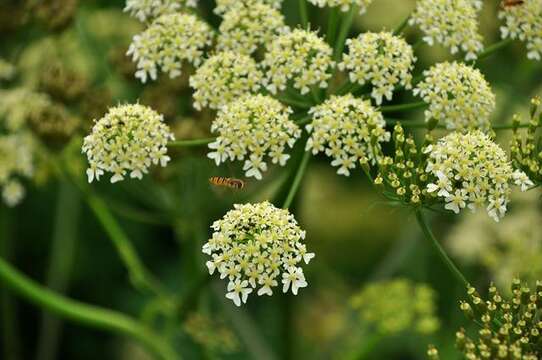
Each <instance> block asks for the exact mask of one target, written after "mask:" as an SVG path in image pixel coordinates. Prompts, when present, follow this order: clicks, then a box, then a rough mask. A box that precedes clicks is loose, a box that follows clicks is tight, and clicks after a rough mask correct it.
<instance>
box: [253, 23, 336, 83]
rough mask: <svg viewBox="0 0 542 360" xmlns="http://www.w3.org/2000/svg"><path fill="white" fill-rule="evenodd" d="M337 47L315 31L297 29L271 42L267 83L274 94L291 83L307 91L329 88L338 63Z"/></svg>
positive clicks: (264, 62)
mask: <svg viewBox="0 0 542 360" xmlns="http://www.w3.org/2000/svg"><path fill="white" fill-rule="evenodd" d="M332 54H333V50H332V49H331V47H330V46H329V45H328V44H327V43H326V42H325V41H324V40H323V39H321V38H320V37H318V35H317V34H316V33H314V32H311V31H307V30H302V29H295V30H293V31H292V32H290V33H287V34H284V35H281V36H278V37H276V38H275V39H274V40H273V41H272V42H271V43H269V45H268V46H267V52H266V53H265V58H264V60H263V61H262V66H263V69H264V71H265V72H266V73H265V82H264V83H265V86H266V87H267V89H268V90H269V91H271V92H272V93H273V94H276V93H277V91H284V90H285V89H286V88H287V87H288V86H289V85H290V86H293V87H294V88H295V89H298V90H299V91H301V94H307V93H308V92H309V91H310V88H311V87H314V86H315V87H320V88H326V87H327V81H328V80H329V78H330V77H331V73H330V72H329V70H330V69H331V68H332V67H333V66H334V62H333V60H332V58H331V57H332Z"/></svg>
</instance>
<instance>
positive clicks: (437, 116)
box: [414, 62, 495, 130]
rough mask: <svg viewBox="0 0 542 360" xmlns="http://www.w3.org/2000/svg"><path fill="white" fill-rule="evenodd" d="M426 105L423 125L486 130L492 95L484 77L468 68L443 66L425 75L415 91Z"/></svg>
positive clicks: (428, 71) (464, 66)
mask: <svg viewBox="0 0 542 360" xmlns="http://www.w3.org/2000/svg"><path fill="white" fill-rule="evenodd" d="M414 95H418V96H420V97H421V98H422V99H423V100H424V101H425V102H426V103H428V104H429V109H427V110H426V111H425V121H428V122H429V121H431V120H436V121H438V122H444V123H445V124H446V127H447V128H448V129H457V130H472V129H482V130H488V129H489V127H490V116H491V113H492V112H493V110H495V95H494V94H493V92H492V91H491V87H490V85H489V83H488V82H487V81H486V79H485V78H484V75H482V73H481V72H480V71H479V70H478V69H475V68H473V67H470V66H468V65H465V64H462V63H457V62H452V63H449V62H443V63H439V64H436V65H434V66H433V67H431V68H430V69H429V70H426V71H424V79H423V81H422V82H420V83H419V84H418V85H417V86H416V88H415V89H414Z"/></svg>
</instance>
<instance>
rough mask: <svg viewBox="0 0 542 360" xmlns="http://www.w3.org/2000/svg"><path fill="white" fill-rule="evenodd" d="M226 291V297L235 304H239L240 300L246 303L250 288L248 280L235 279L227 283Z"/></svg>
mask: <svg viewBox="0 0 542 360" xmlns="http://www.w3.org/2000/svg"><path fill="white" fill-rule="evenodd" d="M228 291H229V292H228V293H227V294H226V298H228V299H230V300H232V301H233V303H234V304H235V305H236V306H241V302H243V304H246V302H247V298H248V295H249V294H250V293H251V292H252V289H251V288H249V287H248V281H246V280H243V281H241V280H235V281H230V282H229V283H228Z"/></svg>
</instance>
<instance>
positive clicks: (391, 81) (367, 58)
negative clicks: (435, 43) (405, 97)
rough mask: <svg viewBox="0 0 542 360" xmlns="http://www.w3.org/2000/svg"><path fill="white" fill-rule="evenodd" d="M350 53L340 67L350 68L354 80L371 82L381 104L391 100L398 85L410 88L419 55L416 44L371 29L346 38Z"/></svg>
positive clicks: (375, 96)
mask: <svg viewBox="0 0 542 360" xmlns="http://www.w3.org/2000/svg"><path fill="white" fill-rule="evenodd" d="M346 45H347V46H348V54H345V55H343V61H342V62H341V63H340V64H339V69H340V70H346V71H347V72H348V76H349V78H350V82H351V83H357V84H360V85H364V84H365V83H366V82H369V83H370V84H371V85H372V87H373V91H372V93H371V96H372V97H373V98H374V99H375V101H376V103H377V104H378V105H380V104H382V98H383V97H385V98H386V99H387V100H391V99H392V97H393V90H394V88H395V87H397V86H398V85H403V86H404V87H405V88H407V89H410V87H411V81H412V74H411V72H412V70H413V69H414V62H415V61H416V57H415V56H414V51H413V50H412V47H411V46H410V45H409V44H408V43H407V42H406V41H405V40H404V39H402V38H400V37H398V36H394V35H393V34H392V33H389V32H381V33H372V32H367V33H364V34H361V35H359V36H358V37H357V38H355V39H348V40H346Z"/></svg>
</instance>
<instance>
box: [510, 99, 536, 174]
mask: <svg viewBox="0 0 542 360" xmlns="http://www.w3.org/2000/svg"><path fill="white" fill-rule="evenodd" d="M530 116H531V120H530V121H529V126H528V128H527V131H526V134H525V135H524V134H522V132H521V131H520V130H519V123H520V118H519V116H517V115H516V116H514V121H513V123H514V126H515V127H514V137H513V139H512V141H511V143H510V152H511V155H512V161H513V162H514V166H516V167H517V168H518V169H521V170H523V171H525V172H526V173H527V175H528V176H529V178H530V179H532V180H533V181H535V182H536V183H537V184H542V141H541V140H540V135H539V134H538V128H539V127H540V125H541V122H542V103H541V100H540V98H539V97H535V98H533V99H532V100H531V113H530ZM537 134H538V135H537Z"/></svg>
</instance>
